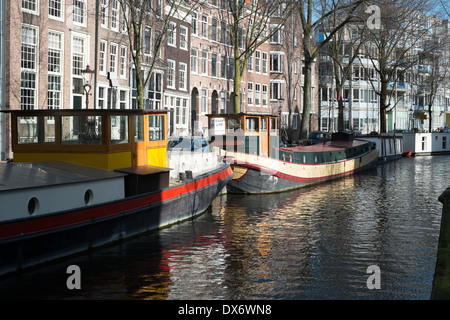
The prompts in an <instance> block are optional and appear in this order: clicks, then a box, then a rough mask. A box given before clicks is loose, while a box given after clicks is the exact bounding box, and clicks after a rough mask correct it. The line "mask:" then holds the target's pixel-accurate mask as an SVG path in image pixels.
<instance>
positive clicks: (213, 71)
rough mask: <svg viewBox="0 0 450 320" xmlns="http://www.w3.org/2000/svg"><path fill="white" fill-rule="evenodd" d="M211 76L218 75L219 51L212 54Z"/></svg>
mask: <svg viewBox="0 0 450 320" xmlns="http://www.w3.org/2000/svg"><path fill="white" fill-rule="evenodd" d="M211 76H213V77H217V53H213V54H212V55H211Z"/></svg>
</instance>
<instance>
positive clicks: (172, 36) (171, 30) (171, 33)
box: [167, 22, 177, 47]
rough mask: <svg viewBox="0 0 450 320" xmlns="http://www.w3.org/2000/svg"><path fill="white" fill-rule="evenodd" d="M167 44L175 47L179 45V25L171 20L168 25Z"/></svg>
mask: <svg viewBox="0 0 450 320" xmlns="http://www.w3.org/2000/svg"><path fill="white" fill-rule="evenodd" d="M167 33H168V36H167V44H168V45H169V46H172V47H175V46H176V45H177V43H176V42H177V40H176V38H177V25H176V24H175V23H173V22H170V23H169V25H168V27H167Z"/></svg>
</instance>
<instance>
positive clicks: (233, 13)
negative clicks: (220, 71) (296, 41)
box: [222, 0, 293, 113]
mask: <svg viewBox="0 0 450 320" xmlns="http://www.w3.org/2000/svg"><path fill="white" fill-rule="evenodd" d="M222 2H223V3H225V4H224V5H223V7H222V8H224V9H226V10H225V11H224V14H225V17H224V19H225V21H226V22H227V25H228V28H229V35H230V39H229V40H230V43H231V47H232V49H231V50H232V53H231V55H232V57H233V63H234V74H233V94H234V96H233V105H234V111H235V112H236V113H239V112H240V111H241V97H240V91H241V81H242V79H243V76H244V72H245V70H246V66H247V62H248V59H249V57H251V56H252V55H253V54H254V53H255V51H256V50H257V49H258V48H259V47H260V46H261V45H262V44H263V43H264V42H266V41H267V40H269V39H270V38H271V37H272V36H273V35H274V34H275V33H277V32H278V31H279V30H280V28H281V27H282V26H283V25H284V23H285V21H286V20H287V19H288V18H289V16H290V14H291V12H292V7H293V5H292V2H291V1H286V0H271V1H269V0H222ZM273 17H278V18H277V19H273ZM269 26H270V27H269Z"/></svg>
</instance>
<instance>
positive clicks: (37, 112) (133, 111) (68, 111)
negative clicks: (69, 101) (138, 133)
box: [0, 109, 169, 116]
mask: <svg viewBox="0 0 450 320" xmlns="http://www.w3.org/2000/svg"><path fill="white" fill-rule="evenodd" d="M168 111H169V110H160V109H79V110H78V109H36V110H16V109H4V110H0V113H13V114H18V115H20V114H26V115H28V114H33V115H36V116H39V115H52V116H55V115H61V116H64V115H67V114H69V115H73V113H74V112H76V113H77V114H80V115H83V114H98V115H102V114H111V113H112V114H134V115H140V114H160V113H167V112H168Z"/></svg>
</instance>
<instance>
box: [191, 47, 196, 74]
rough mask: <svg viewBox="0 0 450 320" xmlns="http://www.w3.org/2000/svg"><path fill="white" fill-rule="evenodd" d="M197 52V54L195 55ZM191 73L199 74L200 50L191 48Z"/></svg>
mask: <svg viewBox="0 0 450 320" xmlns="http://www.w3.org/2000/svg"><path fill="white" fill-rule="evenodd" d="M194 52H195V54H194ZM191 73H195V74H197V73H198V49H197V48H191Z"/></svg>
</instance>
